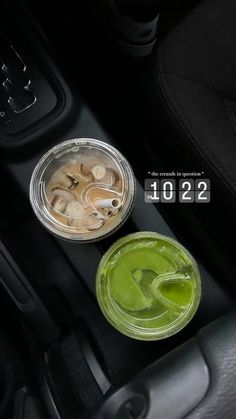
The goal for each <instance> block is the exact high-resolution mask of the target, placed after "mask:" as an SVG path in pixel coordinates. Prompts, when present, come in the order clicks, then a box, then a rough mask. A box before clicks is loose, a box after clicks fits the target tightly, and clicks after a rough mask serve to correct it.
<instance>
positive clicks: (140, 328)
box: [96, 232, 201, 340]
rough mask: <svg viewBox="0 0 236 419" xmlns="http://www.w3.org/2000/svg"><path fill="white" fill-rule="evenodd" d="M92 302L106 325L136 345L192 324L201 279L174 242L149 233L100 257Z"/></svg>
mask: <svg viewBox="0 0 236 419" xmlns="http://www.w3.org/2000/svg"><path fill="white" fill-rule="evenodd" d="M96 291H97V299H98V302H99V305H100V308H101V310H102V312H103V314H104V315H105V317H106V319H107V320H108V321H109V322H110V323H111V324H112V325H113V326H114V327H115V328H116V329H117V330H119V331H120V332H121V333H123V334H125V335H127V336H129V337H131V338H134V339H139V340H159V339H164V338H167V337H169V336H171V335H173V334H175V333H177V332H179V331H180V330H181V329H183V328H184V327H185V326H186V325H187V324H188V323H189V321H190V320H191V319H192V317H193V316H194V314H195V313H196V310H197V308H198V306H199V302H200V298H201V279H200V274H199V270H198V267H197V264H196V262H195V260H194V259H193V257H192V256H191V254H190V253H189V252H188V251H187V250H186V249H185V248H184V247H183V246H182V245H181V244H180V243H178V242H177V241H175V240H173V239H171V238H169V237H166V236H163V235H160V234H157V233H153V232H140V233H134V234H130V235H128V236H126V237H123V238H122V239H120V240H118V241H117V242H116V243H114V244H113V245H112V246H111V247H110V249H109V250H108V251H107V252H106V254H105V255H104V256H103V258H102V260H101V262H100V264H99V267H98V271H97V277H96Z"/></svg>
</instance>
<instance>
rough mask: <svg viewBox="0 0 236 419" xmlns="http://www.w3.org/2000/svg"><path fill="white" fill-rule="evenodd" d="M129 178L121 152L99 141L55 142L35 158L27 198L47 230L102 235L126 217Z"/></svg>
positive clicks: (78, 236)
mask: <svg viewBox="0 0 236 419" xmlns="http://www.w3.org/2000/svg"><path fill="white" fill-rule="evenodd" d="M134 194H135V178H134V175H133V171H132V169H131V167H130V165H129V163H128V162H127V160H126V159H125V157H124V156H123V155H122V154H121V153H120V152H119V151H118V150H116V149H115V148H114V147H112V146H110V145H109V144H106V143H104V142H102V141H99V140H94V139H87V138H85V139H84V138H79V139H74V140H68V141H65V142H62V143H61V144H58V145H57V146H55V147H53V148H52V149H51V150H49V151H48V152H47V154H45V155H44V156H43V157H42V158H41V160H40V161H39V162H38V164H37V166H36V167H35V170H34V172H33V174H32V178H31V183H30V202H31V205H32V208H33V210H34V212H35V214H36V216H37V218H38V219H39V221H40V222H41V223H42V224H43V225H44V227H46V228H47V229H48V230H49V231H50V232H51V233H53V234H55V235H57V236H59V237H61V238H64V239H68V240H72V241H75V242H89V241H94V240H99V239H102V238H104V237H106V236H108V235H109V234H111V233H112V232H114V231H115V230H117V229H118V228H119V227H120V226H121V225H122V224H123V223H124V221H125V220H126V219H127V217H128V216H129V214H130V212H131V210H132V206H133V202H134Z"/></svg>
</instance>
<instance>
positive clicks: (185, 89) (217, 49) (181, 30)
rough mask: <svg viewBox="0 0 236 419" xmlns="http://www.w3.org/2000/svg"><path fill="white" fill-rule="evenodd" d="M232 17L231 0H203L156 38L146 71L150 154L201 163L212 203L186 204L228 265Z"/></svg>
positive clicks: (232, 221)
mask: <svg viewBox="0 0 236 419" xmlns="http://www.w3.org/2000/svg"><path fill="white" fill-rule="evenodd" d="M235 19H236V2H235V0H204V1H202V2H201V3H199V5H198V6H197V7H196V8H195V9H194V10H193V11H192V12H191V13H190V14H189V15H188V16H187V17H186V18H185V19H184V20H183V21H182V22H181V23H180V24H179V25H178V26H177V27H176V28H175V29H174V30H173V31H172V32H171V33H170V34H169V35H168V36H167V38H165V39H164V40H163V41H162V42H161V43H160V45H159V46H158V48H157V49H156V50H155V51H154V54H153V57H152V63H151V66H150V67H149V70H148V74H146V75H145V86H146V94H147V101H146V102H145V107H146V109H148V118H149V122H150V124H151V125H152V133H153V134H152V140H151V141H152V150H153V151H154V152H155V153H153V154H157V153H158V154H159V155H160V153H161V152H163V156H164V155H165V160H166V162H168V166H166V167H168V168H169V169H171V170H174V169H175V170H178V171H181V170H185V171H188V172H192V171H199V172H202V173H203V177H204V178H209V179H210V180H211V188H212V198H211V203H210V204H205V205H200V204H198V205H192V206H191V211H195V212H196V214H197V217H198V218H200V220H201V223H202V225H204V229H206V231H208V234H209V236H211V238H212V239H213V241H214V242H217V243H218V244H219V246H220V247H221V248H222V249H223V250H224V251H225V254H226V255H227V256H228V260H230V261H231V262H232V260H233V264H232V266H231V267H232V269H234V270H235V266H234V267H233V265H235V263H234V260H235V255H234V253H235V250H234V248H235V246H232V241H231V240H229V234H235V231H236V217H235V211H236V24H235ZM160 121H162V122H161V124H162V126H161V132H162V137H160V136H159V133H160ZM157 132H158V135H157ZM163 137H164V140H165V141H163ZM160 150H161V151H160ZM189 210H190V209H188V211H189ZM213 257H215V258H216V256H213ZM231 274H232V270H231Z"/></svg>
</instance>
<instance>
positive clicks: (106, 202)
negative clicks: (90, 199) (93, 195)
mask: <svg viewBox="0 0 236 419" xmlns="http://www.w3.org/2000/svg"><path fill="white" fill-rule="evenodd" d="M94 205H95V206H96V207H97V208H119V207H120V206H121V200H120V199H118V198H113V199H97V200H96V201H95V202H94Z"/></svg>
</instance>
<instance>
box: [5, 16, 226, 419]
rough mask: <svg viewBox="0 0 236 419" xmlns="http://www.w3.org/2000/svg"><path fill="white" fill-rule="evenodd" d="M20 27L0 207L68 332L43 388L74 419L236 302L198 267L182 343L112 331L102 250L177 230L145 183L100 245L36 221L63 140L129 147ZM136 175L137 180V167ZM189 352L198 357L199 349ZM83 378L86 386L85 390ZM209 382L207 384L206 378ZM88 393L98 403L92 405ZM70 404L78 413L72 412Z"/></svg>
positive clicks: (10, 39) (20, 255) (8, 47)
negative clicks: (52, 157)
mask: <svg viewBox="0 0 236 419" xmlns="http://www.w3.org/2000/svg"><path fill="white" fill-rule="evenodd" d="M16 10H17V9H14V12H13V11H12V10H10V11H8V14H9V16H11V19H16V14H17V13H16ZM21 19H22V22H23V20H24V19H26V20H25V21H26V22H27V25H29V27H30V35H29V33H28V32H27V33H26V31H25V30H24V29H22V31H20V33H21V37H18V36H17V33H18V25H19V21H18V19H17V21H16V23H17V24H16V25H11V28H12V27H14V32H12V31H11V30H10V29H9V25H5V26H6V27H7V29H6V30H3V32H2V34H1V38H0V61H1V63H2V69H1V74H0V77H1V81H2V83H1V87H0V98H1V109H0V149H1V150H2V155H3V156H4V161H2V165H1V169H0V172H1V175H2V176H1V177H0V185H1V190H2V192H3V196H4V199H5V196H6V198H7V199H6V201H5V200H4V204H3V205H2V206H1V207H0V214H1V222H0V233H1V237H2V239H3V240H4V242H5V243H6V244H7V246H8V249H9V251H10V252H11V255H12V257H13V258H14V259H16V260H17V262H18V263H19V265H20V266H21V269H22V271H23V272H24V277H26V278H27V280H28V281H29V283H30V287H33V289H34V292H36V293H37V294H39V295H40V301H41V302H43V304H44V305H45V307H46V308H47V311H48V312H50V316H51V317H52V318H53V321H55V322H56V323H57V324H59V325H60V330H61V334H62V336H63V338H61V342H60V344H57V346H56V347H55V346H54V347H53V348H52V347H47V348H44V351H45V352H44V359H43V361H42V364H43V367H42V371H43V373H41V375H42V376H41V382H42V383H43V388H44V390H43V393H44V398H45V400H46V402H47V403H48V405H49V406H51V417H52V418H56V417H57V418H58V417H60V416H59V415H60V411H61V412H63V410H64V408H65V407H64V405H63V402H62V399H61V392H62V388H63V391H64V389H65V388H66V389H68V388H71V387H73V388H76V392H75V394H74V396H73V397H72V396H71V397H72V400H68V399H67V398H66V397H65V399H66V401H65V404H67V406H69V407H70V409H71V412H72V413H71V416H70V417H73V414H74V415H75V412H76V411H77V410H81V411H82V412H83V411H84V409H86V408H90V407H91V408H92V407H94V406H95V405H96V403H98V402H101V401H102V399H103V397H104V395H105V394H107V392H110V393H112V392H113V390H114V389H116V388H118V386H120V385H122V384H124V383H126V382H128V381H129V380H130V379H131V377H133V376H134V375H135V374H137V373H139V372H140V371H141V370H142V369H143V368H145V367H147V366H148V365H150V364H151V363H152V362H154V361H156V360H157V359H159V358H160V357H161V356H163V355H165V354H167V353H168V352H169V351H170V350H172V349H174V348H175V347H176V346H178V345H179V344H182V343H184V342H186V341H187V340H188V339H189V338H191V337H192V336H193V335H194V334H195V333H196V332H197V331H198V330H199V329H200V328H201V327H203V326H204V325H205V324H207V323H209V322H210V321H211V320H214V319H215V318H217V317H218V316H220V315H221V314H224V313H225V312H226V311H227V310H228V309H229V308H232V307H233V301H232V299H231V297H230V295H229V294H228V293H227V292H226V291H225V290H223V289H222V288H221V287H220V286H219V285H218V283H217V281H216V280H215V278H213V277H212V276H211V273H210V272H208V271H207V270H206V269H205V268H204V266H202V265H201V263H199V267H200V273H201V278H202V287H203V293H202V300H201V304H200V307H199V310H198V312H197V314H196V316H195V317H194V319H193V320H192V322H191V324H190V325H188V326H187V327H186V328H185V329H184V330H182V331H181V332H180V333H178V334H177V335H175V336H172V337H171V338H169V339H167V340H163V341H159V342H139V341H135V340H133V339H129V338H128V337H126V336H123V335H122V334H120V333H118V332H117V331H116V330H115V329H114V328H113V327H112V326H110V325H109V324H108V323H107V321H106V320H105V318H104V317H103V315H102V313H101V312H100V310H99V307H98V304H97V302H96V296H95V276H96V270H97V267H98V264H99V262H100V260H101V258H102V256H103V254H104V252H105V251H106V250H107V249H108V248H109V246H110V245H111V244H112V243H114V242H115V241H116V240H117V239H119V238H121V237H123V236H125V235H127V234H129V233H133V232H137V231H154V232H158V233H161V234H164V235H167V236H170V237H172V238H175V232H174V231H172V230H171V229H170V228H169V226H168V224H167V223H166V221H165V220H164V218H163V217H162V215H161V214H160V212H159V210H158V205H157V206H155V205H154V204H146V203H145V200H144V184H140V183H139V181H138V180H137V179H136V197H135V203H134V207H133V211H132V213H131V215H130V217H129V219H128V220H127V221H126V222H125V224H124V225H123V226H122V227H121V228H120V229H119V230H118V231H116V232H115V233H114V234H112V235H111V236H109V237H107V238H105V239H103V240H101V241H98V242H95V243H90V244H88V243H84V244H81V243H80V244H75V243H71V242H69V241H66V240H62V239H59V238H57V237H54V236H53V235H51V234H49V233H48V232H46V230H45V229H44V228H43V227H42V226H41V225H40V224H39V222H38V221H37V220H36V217H35V216H34V214H33V212H32V209H31V207H30V203H29V184H30V179H31V175H32V172H33V170H34V168H35V166H36V164H37V162H38V160H39V159H40V158H41V157H42V155H43V154H44V153H45V152H46V151H47V150H48V149H49V148H51V147H53V146H54V145H57V144H58V143H60V142H61V141H63V140H66V139H72V138H80V137H83V138H95V139H99V140H102V141H104V142H106V143H108V144H111V145H114V146H115V147H116V148H118V149H119V150H120V151H121V152H122V148H123V146H122V141H120V143H119V141H117V140H116V141H114V140H113V138H112V137H111V135H110V134H109V132H107V131H106V129H105V128H104V127H103V125H102V124H101V123H100V122H99V121H98V118H97V117H96V116H95V115H94V114H93V112H92V111H91V110H90V108H89V107H88V106H87V104H86V103H85V102H84V100H83V99H81V97H80V92H79V89H78V87H76V86H73V89H71V87H70V85H69V83H67V82H66V81H65V78H64V77H63V76H62V74H61V72H60V70H59V69H58V67H57V66H56V65H55V64H54V62H53V60H52V59H51V56H50V54H49V53H48V51H49V48H48V44H47V42H46V41H45V39H43V38H42V36H41V34H39V32H38V28H36V27H35V26H34V23H33V21H30V22H29V20H28V17H27V16H21ZM14 22H15V20H14ZM22 24H23V23H21V27H22ZM23 26H24V25H23ZM9 31H10V32H9ZM29 36H30V40H29ZM27 40H28V42H27ZM133 170H134V173H135V174H136V175H137V173H136V167H135V166H133ZM6 206H7V208H6ZM188 245H189V244H188V243H185V246H187V247H188ZM6 281H7V278H6ZM31 326H32V325H31ZM38 327H39V326H38ZM32 333H33V330H32ZM39 334H40V330H37V333H36V335H37V336H38V335H39ZM65 336H66V337H65ZM75 336H76V338H75ZM50 344H51V342H50ZM75 348H77V349H75ZM182 351H183V352H184V351H186V349H183V350H182ZM191 351H192V352H194V351H195V352H196V351H197V349H196V348H195V347H194V345H192V346H191ZM75 352H76V354H77V355H76V356H77V358H76V356H75V355H74V353H75ZM192 352H191V353H192ZM184 353H185V352H184ZM198 355H199V354H197V361H196V365H199V371H198V374H200V375H201V373H202V374H203V375H204V367H203V365H202V359H201V357H198ZM181 356H182V355H181ZM184 356H185V355H184ZM188 356H190V355H186V357H187V358H188ZM190 358H191V356H190ZM62 359H63V360H64V359H66V360H67V363H66V364H65V363H64V361H63V368H64V370H65V375H66V376H67V379H68V381H69V382H70V383H69V384H68V383H67V382H66V380H64V381H63V383H61V384H60V383H59V380H60V377H59V373H60V372H62V373H63V371H59V370H58V365H61V360H62ZM85 360H86V362H85ZM170 362H171V361H170ZM188 362H190V360H189V359H187V363H188ZM163 368H164V367H163ZM186 368H187V367H186ZM196 368H197V367H196ZM153 373H155V371H152V372H151V373H150V380H151V379H152V378H151V374H153ZM178 373H179V372H176V374H177V375H178ZM187 373H188V371H187ZM81 375H82V376H83V377H85V380H87V381H86V382H82V380H81ZM154 375H155V374H154ZM58 377H59V378H58ZM176 379H177V378H176ZM204 380H205V382H206V383H207V382H208V377H207V374H206V375H205V376H204ZM45 383H47V385H46V384H45ZM67 384H68V387H67ZM206 385H207V384H206ZM88 386H89V387H90V390H91V399H92V400H93V403H92V404H91V403H90V402H88V400H87V399H86V388H87V387H88ZM45 388H46V389H47V390H45ZM80 389H81V390H80ZM197 390H199V388H198V389H197ZM203 390H204V389H203V388H202V389H201V391H203ZM201 391H200V390H199V392H200V393H201ZM72 393H73V391H72ZM200 393H199V394H200ZM200 396H202V394H200ZM200 396H199V397H200ZM130 397H131V396H130ZM195 402H196V400H194V401H193V403H195ZM139 403H140V404H139ZM142 403H143V400H141V399H139V400H137V404H138V406H141V407H140V409H141V411H142V406H143V404H142ZM72 405H73V406H76V407H75V408H74V410H73V409H72ZM52 406H54V408H52ZM69 407H68V409H69ZM138 408H139V407H138ZM143 408H144V407H143ZM107 409H108V408H107ZM74 417H75V416H74ZM98 417H100V416H98ZM104 417H109V416H104ZM112 417H113V416H112ZM115 417H117V418H122V419H123V418H125V417H127V418H128V417H137V418H138V417H143V416H132V415H131V416H127V415H126V416H125V414H124V412H123V413H122V410H120V413H119V414H118V416H115Z"/></svg>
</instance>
